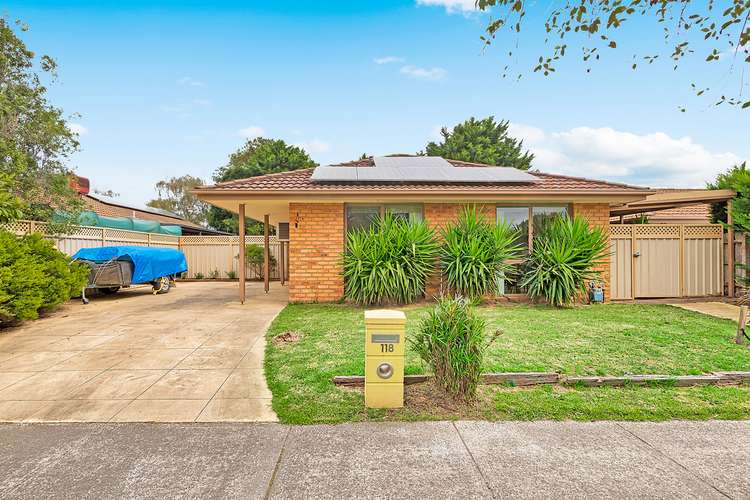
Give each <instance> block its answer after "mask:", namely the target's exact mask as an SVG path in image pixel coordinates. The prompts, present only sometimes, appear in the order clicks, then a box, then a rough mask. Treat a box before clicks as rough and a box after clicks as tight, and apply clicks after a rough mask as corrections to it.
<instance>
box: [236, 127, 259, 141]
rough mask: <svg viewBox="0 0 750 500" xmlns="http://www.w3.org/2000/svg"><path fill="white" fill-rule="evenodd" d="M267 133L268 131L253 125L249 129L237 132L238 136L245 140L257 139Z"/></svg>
mask: <svg viewBox="0 0 750 500" xmlns="http://www.w3.org/2000/svg"><path fill="white" fill-rule="evenodd" d="M265 133H266V131H265V130H263V128H262V127H258V126H257V125H251V126H249V127H245V128H241V129H239V130H238V131H237V134H239V136H240V137H244V138H245V139H255V138H256V137H260V136H262V135H263V134H265Z"/></svg>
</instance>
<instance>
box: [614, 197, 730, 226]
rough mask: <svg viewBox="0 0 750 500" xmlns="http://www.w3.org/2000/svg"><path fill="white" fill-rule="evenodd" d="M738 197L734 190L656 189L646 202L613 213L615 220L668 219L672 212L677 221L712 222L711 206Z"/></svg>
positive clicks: (628, 205)
mask: <svg viewBox="0 0 750 500" xmlns="http://www.w3.org/2000/svg"><path fill="white" fill-rule="evenodd" d="M736 195H737V193H736V192H735V191H733V190H731V189H655V190H653V192H652V194H650V195H648V196H647V197H646V198H644V199H642V200H637V201H633V202H629V203H625V204H623V205H620V206H618V207H613V208H612V209H611V210H610V215H611V216H613V217H619V216H621V215H622V216H624V217H625V216H628V215H640V214H647V215H648V216H649V218H650V219H652V220H653V218H654V217H656V218H662V219H666V218H667V214H666V213H665V212H667V211H672V214H671V215H672V216H673V217H672V218H673V219H690V218H692V216H695V215H698V214H703V215H705V217H706V222H709V221H710V211H711V205H712V204H714V203H725V202H726V201H727V200H731V199H732V198H734V197H735V196H736Z"/></svg>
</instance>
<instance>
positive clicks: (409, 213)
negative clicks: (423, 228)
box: [385, 205, 422, 221]
mask: <svg viewBox="0 0 750 500" xmlns="http://www.w3.org/2000/svg"><path fill="white" fill-rule="evenodd" d="M385 209H386V211H388V212H389V213H391V214H393V216H394V217H396V218H400V219H404V220H410V221H420V220H422V206H421V205H386V206H385Z"/></svg>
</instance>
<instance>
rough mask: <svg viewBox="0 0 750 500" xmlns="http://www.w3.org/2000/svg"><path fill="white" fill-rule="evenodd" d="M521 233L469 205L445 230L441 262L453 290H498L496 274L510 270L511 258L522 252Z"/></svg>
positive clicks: (469, 292)
mask: <svg viewBox="0 0 750 500" xmlns="http://www.w3.org/2000/svg"><path fill="white" fill-rule="evenodd" d="M517 237H518V233H517V231H516V230H514V229H513V228H512V227H511V226H509V225H508V224H505V223H504V222H498V223H497V224H496V223H494V222H491V221H489V220H487V219H486V218H485V217H483V216H482V215H481V214H480V213H478V212H477V209H476V207H466V209H465V210H464V212H463V213H462V214H461V216H460V217H459V219H458V220H457V221H456V222H452V223H450V224H448V225H447V226H446V228H445V229H444V230H443V245H442V247H441V252H440V264H441V270H442V273H443V278H444V279H445V282H446V284H447V286H448V288H449V290H450V291H451V292H454V293H458V294H460V295H464V296H467V297H472V298H474V297H481V296H483V295H485V294H487V293H489V292H490V291H492V290H494V288H495V283H496V281H495V280H496V278H497V277H498V276H499V275H501V274H508V273H509V272H511V271H512V270H513V266H512V265H511V264H510V263H509V262H508V261H509V260H510V259H513V258H515V257H517V256H518V255H519V250H520V247H519V246H518V245H517V244H516V240H517Z"/></svg>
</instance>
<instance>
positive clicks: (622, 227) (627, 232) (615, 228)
mask: <svg viewBox="0 0 750 500" xmlns="http://www.w3.org/2000/svg"><path fill="white" fill-rule="evenodd" d="M609 236H610V238H612V239H615V240H619V239H625V238H632V237H633V225H632V224H610V226H609Z"/></svg>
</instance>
